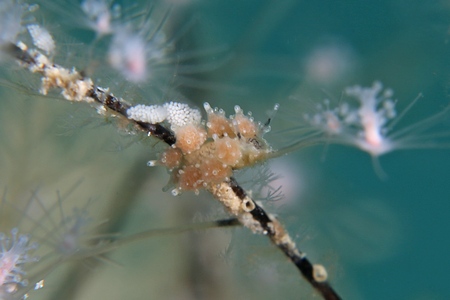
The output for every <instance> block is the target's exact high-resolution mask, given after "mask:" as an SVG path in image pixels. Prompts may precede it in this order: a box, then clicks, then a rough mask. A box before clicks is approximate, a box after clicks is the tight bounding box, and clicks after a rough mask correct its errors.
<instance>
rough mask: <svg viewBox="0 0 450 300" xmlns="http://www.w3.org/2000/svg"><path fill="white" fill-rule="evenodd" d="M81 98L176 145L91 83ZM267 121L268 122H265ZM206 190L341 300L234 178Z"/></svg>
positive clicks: (17, 50) (29, 62)
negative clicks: (132, 116) (136, 119)
mask: <svg viewBox="0 0 450 300" xmlns="http://www.w3.org/2000/svg"><path fill="white" fill-rule="evenodd" d="M0 50H2V51H4V52H6V53H9V54H10V55H11V56H12V57H14V58H15V59H17V60H18V61H20V62H21V63H22V64H24V65H25V66H27V67H33V66H38V63H37V60H36V57H34V56H33V54H30V52H29V51H27V49H25V48H21V47H19V46H17V45H15V44H12V43H11V44H6V45H4V46H3V47H2V49H0ZM45 68H46V67H45V66H44V67H43V68H42V67H38V68H37V69H38V71H33V72H41V73H44V72H45ZM78 74H79V76H78V79H79V80H83V77H84V76H83V75H82V73H78ZM84 96H85V97H87V98H89V99H93V100H94V102H95V103H97V104H100V105H102V106H103V107H105V108H106V109H109V110H111V111H112V112H113V113H114V114H116V115H120V116H122V117H124V118H126V119H127V120H128V121H129V122H130V123H131V124H133V125H134V126H135V128H137V129H139V130H141V131H144V132H146V133H147V135H149V136H154V137H155V138H157V139H159V140H161V141H163V142H164V143H166V144H168V145H169V146H172V145H174V144H175V142H176V137H175V134H174V133H173V132H172V131H171V130H169V129H167V128H166V127H164V126H163V125H161V124H150V123H145V122H139V121H135V120H132V119H130V118H129V117H128V115H127V109H128V108H130V105H129V104H128V103H127V102H126V101H124V100H122V99H121V98H117V97H115V96H114V95H113V94H112V93H110V92H109V91H108V90H107V89H103V88H101V87H96V86H94V85H93V84H92V86H91V88H90V89H89V90H88V92H87V93H86V94H85V95H84ZM269 122H270V119H269V121H268V122H267V123H269ZM207 189H208V190H209V191H210V192H211V193H212V194H213V196H214V197H215V198H216V199H218V200H219V201H220V202H221V203H222V204H223V205H224V206H225V207H226V208H227V209H228V211H229V212H230V213H231V214H233V215H235V216H236V217H237V220H239V223H240V224H242V225H244V226H246V227H248V228H250V229H251V230H252V231H253V232H256V233H262V234H265V235H267V236H268V237H269V238H270V240H271V241H272V243H274V244H275V245H276V246H277V247H278V248H279V249H280V250H281V251H282V252H283V253H284V254H285V255H286V256H287V257H288V258H289V259H290V260H291V261H292V262H293V263H294V265H295V266H296V267H297V269H298V270H299V271H300V273H301V274H302V276H303V277H304V278H305V279H306V280H307V281H308V282H309V283H310V284H311V285H312V286H313V287H314V288H315V289H316V290H317V291H318V292H319V293H320V294H321V295H322V296H323V298H324V299H326V300H338V299H341V297H340V296H339V295H338V294H337V293H336V292H335V291H334V290H333V288H332V287H331V286H330V284H329V283H328V282H327V281H326V271H325V276H324V277H321V276H320V274H319V275H318V274H317V269H318V268H317V265H313V264H311V262H310V261H309V260H308V259H307V258H306V256H305V255H304V253H302V252H300V251H299V250H298V249H297V248H296V246H295V243H294V242H293V241H292V239H291V238H290V236H289V234H288V233H287V232H286V230H285V229H284V228H283V226H282V225H281V223H280V222H279V221H278V220H277V219H276V218H275V217H274V216H273V215H270V214H268V213H266V212H265V210H264V209H263V208H262V207H260V206H259V205H258V204H257V203H256V202H255V201H254V200H253V199H251V198H250V197H249V196H248V195H247V193H246V192H245V191H244V189H243V188H242V187H241V186H239V184H238V183H237V182H236V180H235V179H234V178H230V179H229V180H227V181H225V182H222V183H220V184H217V185H212V186H210V187H208V188H207ZM236 222H237V221H236V219H231V220H225V221H223V223H220V222H219V223H217V224H216V223H214V224H212V226H213V227H227V226H235V225H236ZM209 225H211V224H209ZM206 228H208V226H206ZM191 229H192V228H191ZM194 229H195V228H194ZM198 229H199V228H198ZM185 230H186V229H170V230H160V231H149V232H145V233H141V234H137V235H135V236H132V237H129V238H126V239H123V240H121V241H116V242H115V243H112V244H111V245H109V246H108V247H105V248H102V249H98V251H99V252H100V253H104V251H105V250H106V248H107V250H108V251H109V250H111V248H114V247H118V246H119V245H120V244H125V243H129V242H131V241H134V240H139V239H142V238H145V237H148V236H153V235H157V234H162V233H165V234H167V233H181V232H184V231H185ZM94 252H95V251H94ZM100 253H98V254H100ZM90 255H92V252H91V253H90ZM319 269H320V268H319Z"/></svg>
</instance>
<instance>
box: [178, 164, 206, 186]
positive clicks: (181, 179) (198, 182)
mask: <svg viewBox="0 0 450 300" xmlns="http://www.w3.org/2000/svg"><path fill="white" fill-rule="evenodd" d="M177 177H178V186H179V187H180V188H181V189H182V190H186V191H193V190H197V189H199V188H201V187H202V172H201V171H200V169H199V168H197V167H195V166H186V167H184V168H183V169H181V170H178V174H177Z"/></svg>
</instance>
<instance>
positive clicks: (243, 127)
mask: <svg viewBox="0 0 450 300" xmlns="http://www.w3.org/2000/svg"><path fill="white" fill-rule="evenodd" d="M233 123H234V124H235V125H236V128H237V130H238V132H239V133H240V134H241V135H242V136H243V137H245V138H251V137H254V136H255V135H256V133H257V126H256V124H255V122H253V120H252V119H250V118H249V117H247V116H244V115H243V114H239V113H238V114H236V116H235V117H234V121H233Z"/></svg>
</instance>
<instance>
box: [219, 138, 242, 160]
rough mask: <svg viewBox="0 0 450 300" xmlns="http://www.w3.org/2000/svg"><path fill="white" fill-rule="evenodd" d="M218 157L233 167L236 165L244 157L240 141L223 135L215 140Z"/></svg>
mask: <svg viewBox="0 0 450 300" xmlns="http://www.w3.org/2000/svg"><path fill="white" fill-rule="evenodd" d="M214 142H215V144H216V155H217V158H218V159H219V160H220V161H221V162H223V163H224V164H227V165H229V166H231V167H234V166H235V165H236V164H238V162H239V161H240V159H241V158H242V150H241V146H240V142H239V140H237V139H231V138H229V137H223V138H221V139H217V140H215V141H214Z"/></svg>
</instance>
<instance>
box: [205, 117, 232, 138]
mask: <svg viewBox="0 0 450 300" xmlns="http://www.w3.org/2000/svg"><path fill="white" fill-rule="evenodd" d="M206 127H207V129H208V137H212V136H213V135H217V136H218V137H222V136H224V135H228V136H229V137H232V138H233V137H235V133H234V130H233V126H232V124H231V122H230V120H228V119H227V118H226V117H225V116H224V115H221V114H217V113H210V114H208V122H207V123H206Z"/></svg>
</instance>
